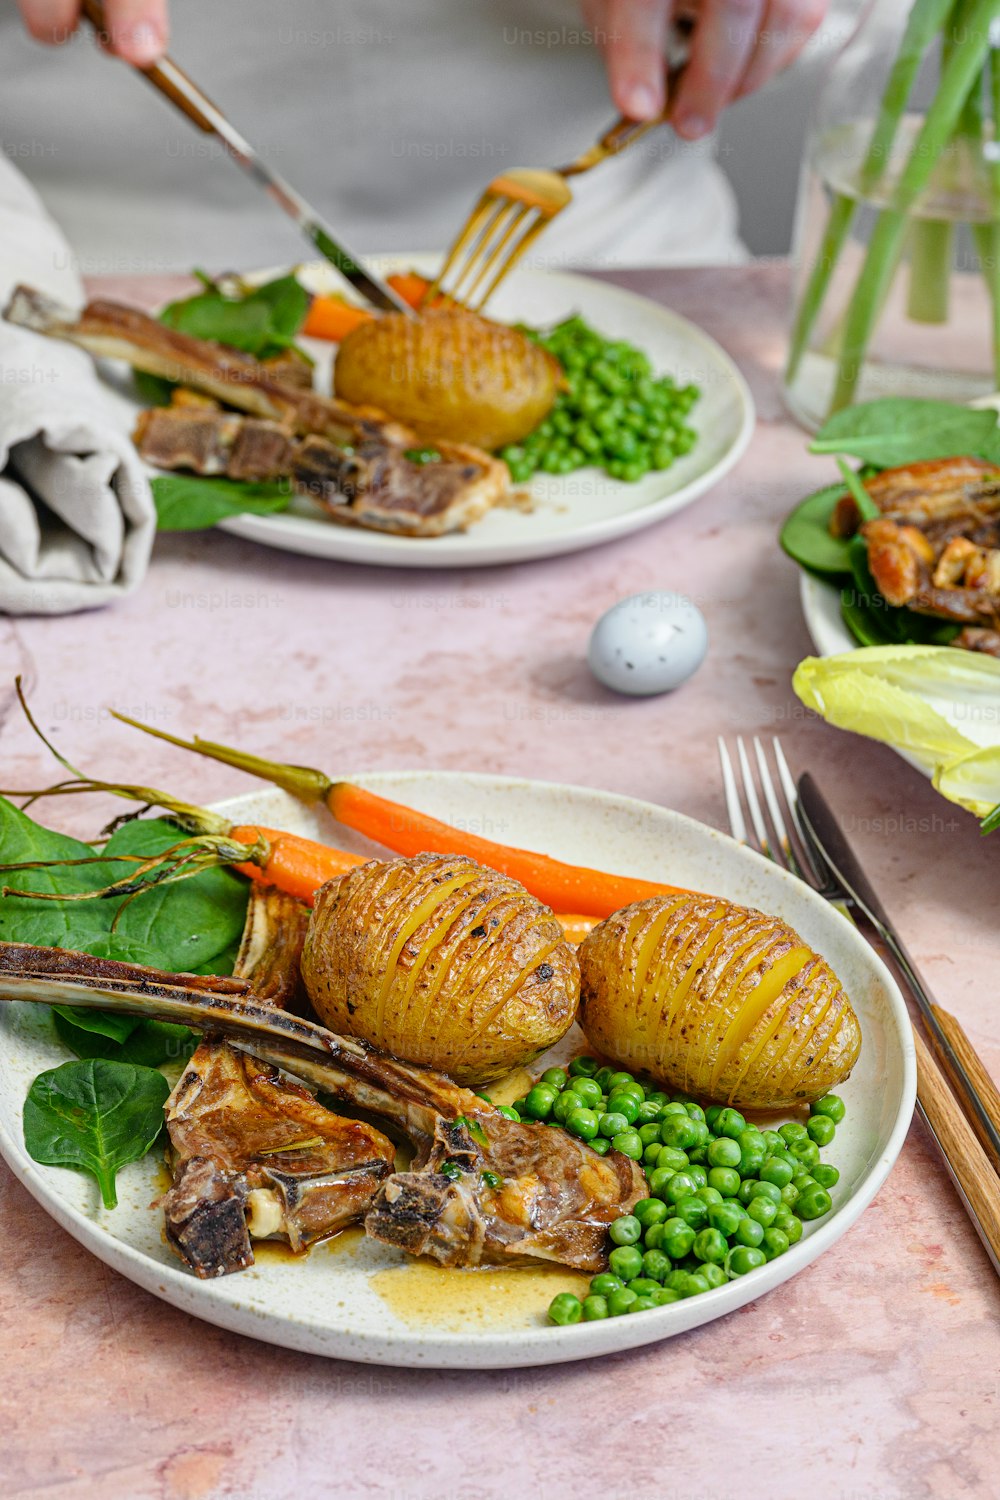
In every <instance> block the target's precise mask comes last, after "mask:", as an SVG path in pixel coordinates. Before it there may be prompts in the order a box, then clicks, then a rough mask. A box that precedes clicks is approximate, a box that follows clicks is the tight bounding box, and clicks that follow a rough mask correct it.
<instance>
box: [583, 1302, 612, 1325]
mask: <svg viewBox="0 0 1000 1500" xmlns="http://www.w3.org/2000/svg"><path fill="white" fill-rule="evenodd" d="M607 1317H610V1312H609V1310H608V1302H607V1298H606V1297H584V1299H583V1321H584V1322H585V1323H597V1322H598V1321H600V1319H602V1318H607Z"/></svg>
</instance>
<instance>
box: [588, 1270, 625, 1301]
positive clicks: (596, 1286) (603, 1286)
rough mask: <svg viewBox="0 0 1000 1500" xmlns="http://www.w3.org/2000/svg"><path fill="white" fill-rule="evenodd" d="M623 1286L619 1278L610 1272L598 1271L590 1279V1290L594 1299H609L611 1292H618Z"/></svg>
mask: <svg viewBox="0 0 1000 1500" xmlns="http://www.w3.org/2000/svg"><path fill="white" fill-rule="evenodd" d="M624 1285H625V1283H624V1281H622V1279H621V1277H620V1276H615V1275H614V1273H613V1272H612V1271H600V1272H599V1273H598V1275H596V1276H594V1277H592V1278H591V1282H590V1290H591V1293H592V1295H593V1296H595V1297H610V1296H611V1293H612V1292H620V1291H621V1289H622V1287H623V1286H624Z"/></svg>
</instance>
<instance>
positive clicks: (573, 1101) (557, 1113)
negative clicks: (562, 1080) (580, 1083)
mask: <svg viewBox="0 0 1000 1500" xmlns="http://www.w3.org/2000/svg"><path fill="white" fill-rule="evenodd" d="M581 1108H583V1100H582V1099H581V1098H580V1096H579V1094H577V1093H576V1092H575V1091H574V1090H573V1089H564V1090H563V1092H562V1093H561V1094H560V1095H559V1097H558V1099H557V1100H556V1102H555V1104H553V1106H552V1118H553V1120H557V1121H558V1122H559V1124H560V1125H565V1124H566V1121H567V1120H568V1119H569V1117H570V1115H571V1114H572V1113H573V1111H574V1109H581Z"/></svg>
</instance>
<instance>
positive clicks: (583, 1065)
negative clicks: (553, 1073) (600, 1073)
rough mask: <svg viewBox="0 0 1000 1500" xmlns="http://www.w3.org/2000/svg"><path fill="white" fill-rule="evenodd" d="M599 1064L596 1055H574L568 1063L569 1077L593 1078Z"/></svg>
mask: <svg viewBox="0 0 1000 1500" xmlns="http://www.w3.org/2000/svg"><path fill="white" fill-rule="evenodd" d="M600 1066H601V1065H600V1063H599V1062H598V1061H597V1058H596V1057H587V1056H586V1055H584V1056H583V1057H574V1059H573V1061H572V1062H571V1063H570V1065H569V1073H570V1077H571V1078H593V1076H594V1074H595V1073H596V1072H597V1070H598V1068H599V1067H600Z"/></svg>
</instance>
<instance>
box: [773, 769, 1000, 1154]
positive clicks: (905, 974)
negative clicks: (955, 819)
mask: <svg viewBox="0 0 1000 1500" xmlns="http://www.w3.org/2000/svg"><path fill="white" fill-rule="evenodd" d="M798 803H799V814H800V816H801V819H802V823H803V825H804V827H805V830H806V833H807V835H808V837H809V839H810V840H811V842H812V845H813V847H814V849H815V852H816V853H817V854H818V855H819V856H820V858H821V859H822V860H823V861H824V863H825V864H826V865H827V867H828V868H829V869H830V871H831V872H832V874H833V875H834V877H835V879H836V880H837V881H838V882H839V884H840V885H841V887H842V888H843V890H844V891H845V892H846V893H847V895H848V896H849V897H850V899H851V902H852V903H853V910H852V916H855V917H857V916H860V917H861V918H862V919H863V920H864V921H866V922H867V923H868V925H869V926H870V927H872V928H873V929H874V931H875V933H876V934H877V936H878V937H879V938H880V939H881V941H882V943H883V944H884V945H885V947H886V948H887V949H888V951H889V954H890V955H891V958H892V960H893V961H894V963H895V966H896V968H897V969H898V971H899V973H900V975H901V977H902V978H903V980H904V982H905V984H906V987H907V989H908V990H909V991H910V994H911V995H912V996H913V999H914V1001H915V1002H916V1005H917V1008H918V1010H919V1011H920V1015H921V1017H922V1019H923V1022H924V1025H925V1026H926V1027H927V1031H928V1033H929V1034H930V1038H931V1041H932V1042H933V1043H934V1049H935V1051H936V1052H937V1053H938V1055H939V1057H940V1058H941V1061H942V1062H943V1063H944V1065H945V1067H946V1069H947V1070H948V1073H949V1074H950V1076H951V1079H952V1082H953V1084H954V1086H955V1089H956V1092H957V1093H958V1094H959V1095H960V1102H961V1104H962V1107H963V1108H964V1110H965V1112H966V1114H967V1115H968V1117H969V1121H970V1123H971V1124H972V1126H973V1128H974V1129H975V1131H976V1134H977V1135H978V1136H979V1139H980V1141H981V1142H982V1145H983V1148H984V1150H985V1151H986V1153H987V1155H988V1156H989V1157H990V1158H991V1160H992V1162H993V1165H994V1167H995V1168H996V1169H997V1170H998V1171H1000V1131H998V1130H997V1127H996V1125H995V1124H994V1123H993V1121H992V1119H991V1118H990V1116H989V1114H988V1113H987V1111H986V1109H985V1108H984V1106H983V1102H982V1100H981V1099H980V1097H979V1095H978V1093H977V1092H976V1088H975V1085H974V1084H973V1082H972V1080H971V1079H970V1077H969V1075H968V1073H967V1072H966V1070H965V1067H964V1065H963V1063H962V1061H961V1059H960V1058H959V1057H958V1054H957V1053H956V1052H955V1049H954V1047H953V1046H952V1044H951V1041H950V1039H949V1038H948V1036H947V1035H946V1034H945V1032H944V1030H943V1029H942V1027H941V1023H940V1022H939V1020H938V1018H937V1016H936V1015H935V1012H934V1004H935V1002H934V999H933V997H932V995H931V993H930V991H929V990H928V988H927V985H926V984H925V983H924V979H923V976H922V975H921V973H920V970H919V969H918V968H917V966H916V964H915V963H914V961H913V959H912V958H911V957H910V954H909V952H908V950H907V948H906V945H905V943H904V942H903V940H902V938H901V937H900V936H899V933H898V932H897V931H896V928H895V926H894V925H893V922H892V919H891V918H890V916H889V914H888V913H887V912H886V910H885V908H884V906H883V905H882V903H881V901H880V900H879V898H878V896H877V895H876V893H875V890H874V888H873V886H872V884H871V882H870V881H869V879H868V877H867V875H866V874H865V872H864V870H863V869H862V868H861V864H860V862H859V860H858V857H857V855H856V854H855V853H854V850H853V849H852V848H851V846H850V844H849V843H848V841H847V839H846V837H845V835H844V832H843V830H842V828H841V827H840V824H839V823H838V822H837V819H836V817H835V816H834V813H833V810H832V809H831V807H830V805H829V803H828V802H827V800H826V798H825V797H824V796H823V794H822V792H821V791H820V789H819V787H818V786H817V785H816V783H815V781H814V780H813V778H812V777H811V776H810V775H809V773H808V771H807V772H806V773H805V774H804V775H802V776H800V777H799V781H798Z"/></svg>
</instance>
